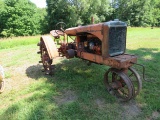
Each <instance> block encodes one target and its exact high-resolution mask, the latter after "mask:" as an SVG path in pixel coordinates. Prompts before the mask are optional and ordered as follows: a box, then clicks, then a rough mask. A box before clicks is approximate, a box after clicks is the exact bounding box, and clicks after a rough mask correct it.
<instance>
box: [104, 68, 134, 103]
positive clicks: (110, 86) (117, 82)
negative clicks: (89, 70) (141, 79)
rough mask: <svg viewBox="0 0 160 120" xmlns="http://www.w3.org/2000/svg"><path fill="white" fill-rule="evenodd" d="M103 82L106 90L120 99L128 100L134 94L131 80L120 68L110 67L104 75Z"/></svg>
mask: <svg viewBox="0 0 160 120" xmlns="http://www.w3.org/2000/svg"><path fill="white" fill-rule="evenodd" d="M104 84H105V87H106V89H107V90H108V92H109V93H110V94H112V95H114V96H116V97H117V98H119V99H120V100H121V101H128V100H130V99H131V98H132V96H134V87H133V85H132V82H131V80H130V78H129V77H128V76H127V75H126V74H125V73H124V72H123V71H121V70H118V69H115V68H110V69H109V70H108V71H107V72H106V73H105V75H104Z"/></svg>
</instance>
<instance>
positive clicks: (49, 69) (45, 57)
mask: <svg viewBox="0 0 160 120" xmlns="http://www.w3.org/2000/svg"><path fill="white" fill-rule="evenodd" d="M40 53H41V61H40V62H41V63H42V64H43V67H44V72H45V74H47V75H52V74H53V69H54V67H53V66H52V59H50V57H49V54H48V51H47V48H46V45H45V44H44V41H41V44H40Z"/></svg>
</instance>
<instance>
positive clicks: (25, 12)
mask: <svg viewBox="0 0 160 120" xmlns="http://www.w3.org/2000/svg"><path fill="white" fill-rule="evenodd" d="M3 8H4V9H3V10H1V11H0V21H1V22H0V25H1V26H0V34H1V36H5V37H9V36H27V35H36V34H40V33H42V30H41V28H42V27H41V22H42V21H43V20H44V16H43V14H45V13H44V10H41V9H38V8H37V7H36V5H35V4H33V3H32V2H30V1H29V0H23V1H22V0H4V7H3ZM41 11H42V12H41ZM41 13H43V14H42V15H41Z"/></svg>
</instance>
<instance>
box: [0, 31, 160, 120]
mask: <svg viewBox="0 0 160 120" xmlns="http://www.w3.org/2000/svg"><path fill="white" fill-rule="evenodd" d="M159 33H160V29H159V28H154V29H150V28H128V35H127V50H126V52H127V53H130V54H136V55H137V56H138V63H140V64H143V65H145V68H146V79H147V80H148V81H153V82H145V81H143V88H142V91H141V92H140V95H138V96H137V97H136V99H135V100H131V101H129V102H126V103H122V102H119V101H118V100H117V99H116V98H114V97H113V96H112V95H110V94H109V93H108V92H106V90H105V87H104V84H103V75H104V73H105V71H106V70H107V69H108V68H109V67H107V66H103V65H96V64H92V65H91V66H87V65H86V63H85V62H84V61H82V60H81V59H77V58H75V59H71V60H66V59H63V58H62V59H55V60H54V64H55V65H56V70H55V75H54V76H45V75H44V73H43V72H41V68H42V65H41V64H38V61H39V60H40V57H39V55H37V54H36V52H37V51H38V47H37V46H36V42H37V41H38V39H39V38H38V37H35V38H32V37H31V38H29V37H27V38H25V37H24V38H21V39H19V38H18V39H19V40H17V41H18V42H19V43H20V44H19V45H14V44H17V41H16V40H15V41H12V44H13V46H12V47H7V44H8V43H7V41H10V40H1V41H0V46H2V45H1V43H3V45H4V46H6V47H4V48H5V49H4V48H0V55H1V56H3V57H0V64H1V65H3V67H4V69H5V73H6V79H5V81H6V86H5V91H4V93H2V94H1V95H0V120H41V119H43V120H49V119H51V120H66V119H67V120H78V119H79V120H97V119H98V120H134V119H136V120H142V119H154V120H158V119H160V99H159V95H160V89H159V85H160V79H159V78H160V74H159V71H160V65H159V63H160V62H159V60H160V37H159V36H158V35H159ZM14 39H17V38H14ZM29 39H33V41H35V43H34V42H32V43H29V44H25V45H24V44H21V41H28V40H29ZM4 41H5V43H4ZM22 43H23V42H22ZM136 68H137V69H138V72H139V73H140V75H141V76H142V70H141V69H140V68H138V67H136Z"/></svg>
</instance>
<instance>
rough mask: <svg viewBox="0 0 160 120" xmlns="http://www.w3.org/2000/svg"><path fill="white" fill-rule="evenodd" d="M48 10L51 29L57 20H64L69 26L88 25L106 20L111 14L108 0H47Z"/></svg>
mask: <svg viewBox="0 0 160 120" xmlns="http://www.w3.org/2000/svg"><path fill="white" fill-rule="evenodd" d="M46 2H47V5H48V8H47V11H48V16H49V24H50V27H51V28H50V29H54V25H55V24H56V23H57V22H60V21H64V22H65V23H67V27H73V26H77V25H86V24H90V23H91V17H92V16H93V17H94V19H95V23H98V22H101V21H106V20H107V18H108V16H110V15H111V14H110V13H111V12H110V11H111V9H110V7H109V1H108V0H99V1H96V0H93V1H91V0H56V1H55V0H47V1H46Z"/></svg>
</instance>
